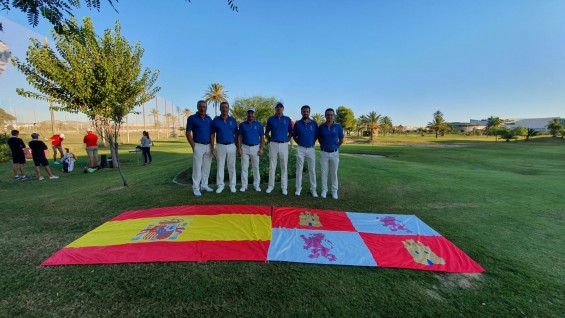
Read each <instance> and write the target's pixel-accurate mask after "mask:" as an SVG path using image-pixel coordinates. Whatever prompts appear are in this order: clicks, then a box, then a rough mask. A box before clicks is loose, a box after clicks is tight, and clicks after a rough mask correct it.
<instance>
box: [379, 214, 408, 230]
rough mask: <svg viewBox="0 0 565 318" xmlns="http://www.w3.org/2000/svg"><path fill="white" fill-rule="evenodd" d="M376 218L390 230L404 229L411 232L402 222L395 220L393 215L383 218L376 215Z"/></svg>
mask: <svg viewBox="0 0 565 318" xmlns="http://www.w3.org/2000/svg"><path fill="white" fill-rule="evenodd" d="M377 220H379V221H380V222H381V223H382V224H383V226H384V227H388V228H389V230H391V231H392V232H396V231H398V230H401V231H405V232H406V233H412V231H410V230H409V229H407V228H405V227H404V224H402V223H400V222H397V221H396V218H395V217H394V216H390V215H388V216H385V217H384V218H379V217H377Z"/></svg>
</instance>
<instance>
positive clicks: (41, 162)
mask: <svg viewBox="0 0 565 318" xmlns="http://www.w3.org/2000/svg"><path fill="white" fill-rule="evenodd" d="M33 163H34V164H35V166H36V167H39V166H44V167H47V166H48V165H49V161H47V158H45V156H43V157H35V156H34V157H33Z"/></svg>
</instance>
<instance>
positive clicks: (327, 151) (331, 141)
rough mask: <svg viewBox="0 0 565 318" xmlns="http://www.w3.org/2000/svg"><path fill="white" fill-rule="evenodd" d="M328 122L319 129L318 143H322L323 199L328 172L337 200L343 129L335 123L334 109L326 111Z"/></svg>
mask: <svg viewBox="0 0 565 318" xmlns="http://www.w3.org/2000/svg"><path fill="white" fill-rule="evenodd" d="M325 117H326V122H325V123H323V124H321V125H320V127H319V128H318V141H319V142H320V167H321V170H322V171H321V175H322V194H321V195H322V198H324V199H325V198H326V193H327V192H328V172H329V174H330V178H331V181H332V198H334V199H336V200H337V190H338V180H337V168H338V166H339V147H340V146H341V144H342V143H343V137H344V135H343V128H342V127H341V126H340V125H339V124H338V123H336V122H335V121H334V118H335V112H334V110H333V108H328V109H326V113H325Z"/></svg>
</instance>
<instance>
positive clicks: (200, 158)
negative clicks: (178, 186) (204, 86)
mask: <svg viewBox="0 0 565 318" xmlns="http://www.w3.org/2000/svg"><path fill="white" fill-rule="evenodd" d="M196 107H197V109H198V112H197V113H196V114H194V115H192V116H190V117H188V119H187V120H186V140H188V143H189V144H190V147H192V153H193V156H192V192H193V193H194V195H195V196H197V197H199V196H201V195H202V194H201V193H200V190H204V191H206V192H212V191H213V190H212V189H210V187H209V186H208V178H209V177H210V165H211V164H212V149H211V147H210V141H211V140H212V118H210V116H208V115H206V111H207V110H208V105H207V104H206V102H205V101H203V100H199V101H198V103H196Z"/></svg>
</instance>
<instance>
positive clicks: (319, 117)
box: [311, 113, 326, 125]
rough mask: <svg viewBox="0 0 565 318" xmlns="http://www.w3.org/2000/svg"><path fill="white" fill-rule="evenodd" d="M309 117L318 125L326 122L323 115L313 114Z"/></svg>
mask: <svg viewBox="0 0 565 318" xmlns="http://www.w3.org/2000/svg"><path fill="white" fill-rule="evenodd" d="M311 117H312V120H314V121H315V122H317V123H318V125H320V124H323V123H325V122H326V119H325V117H324V115H322V114H320V113H314V114H312V116H311Z"/></svg>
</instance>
